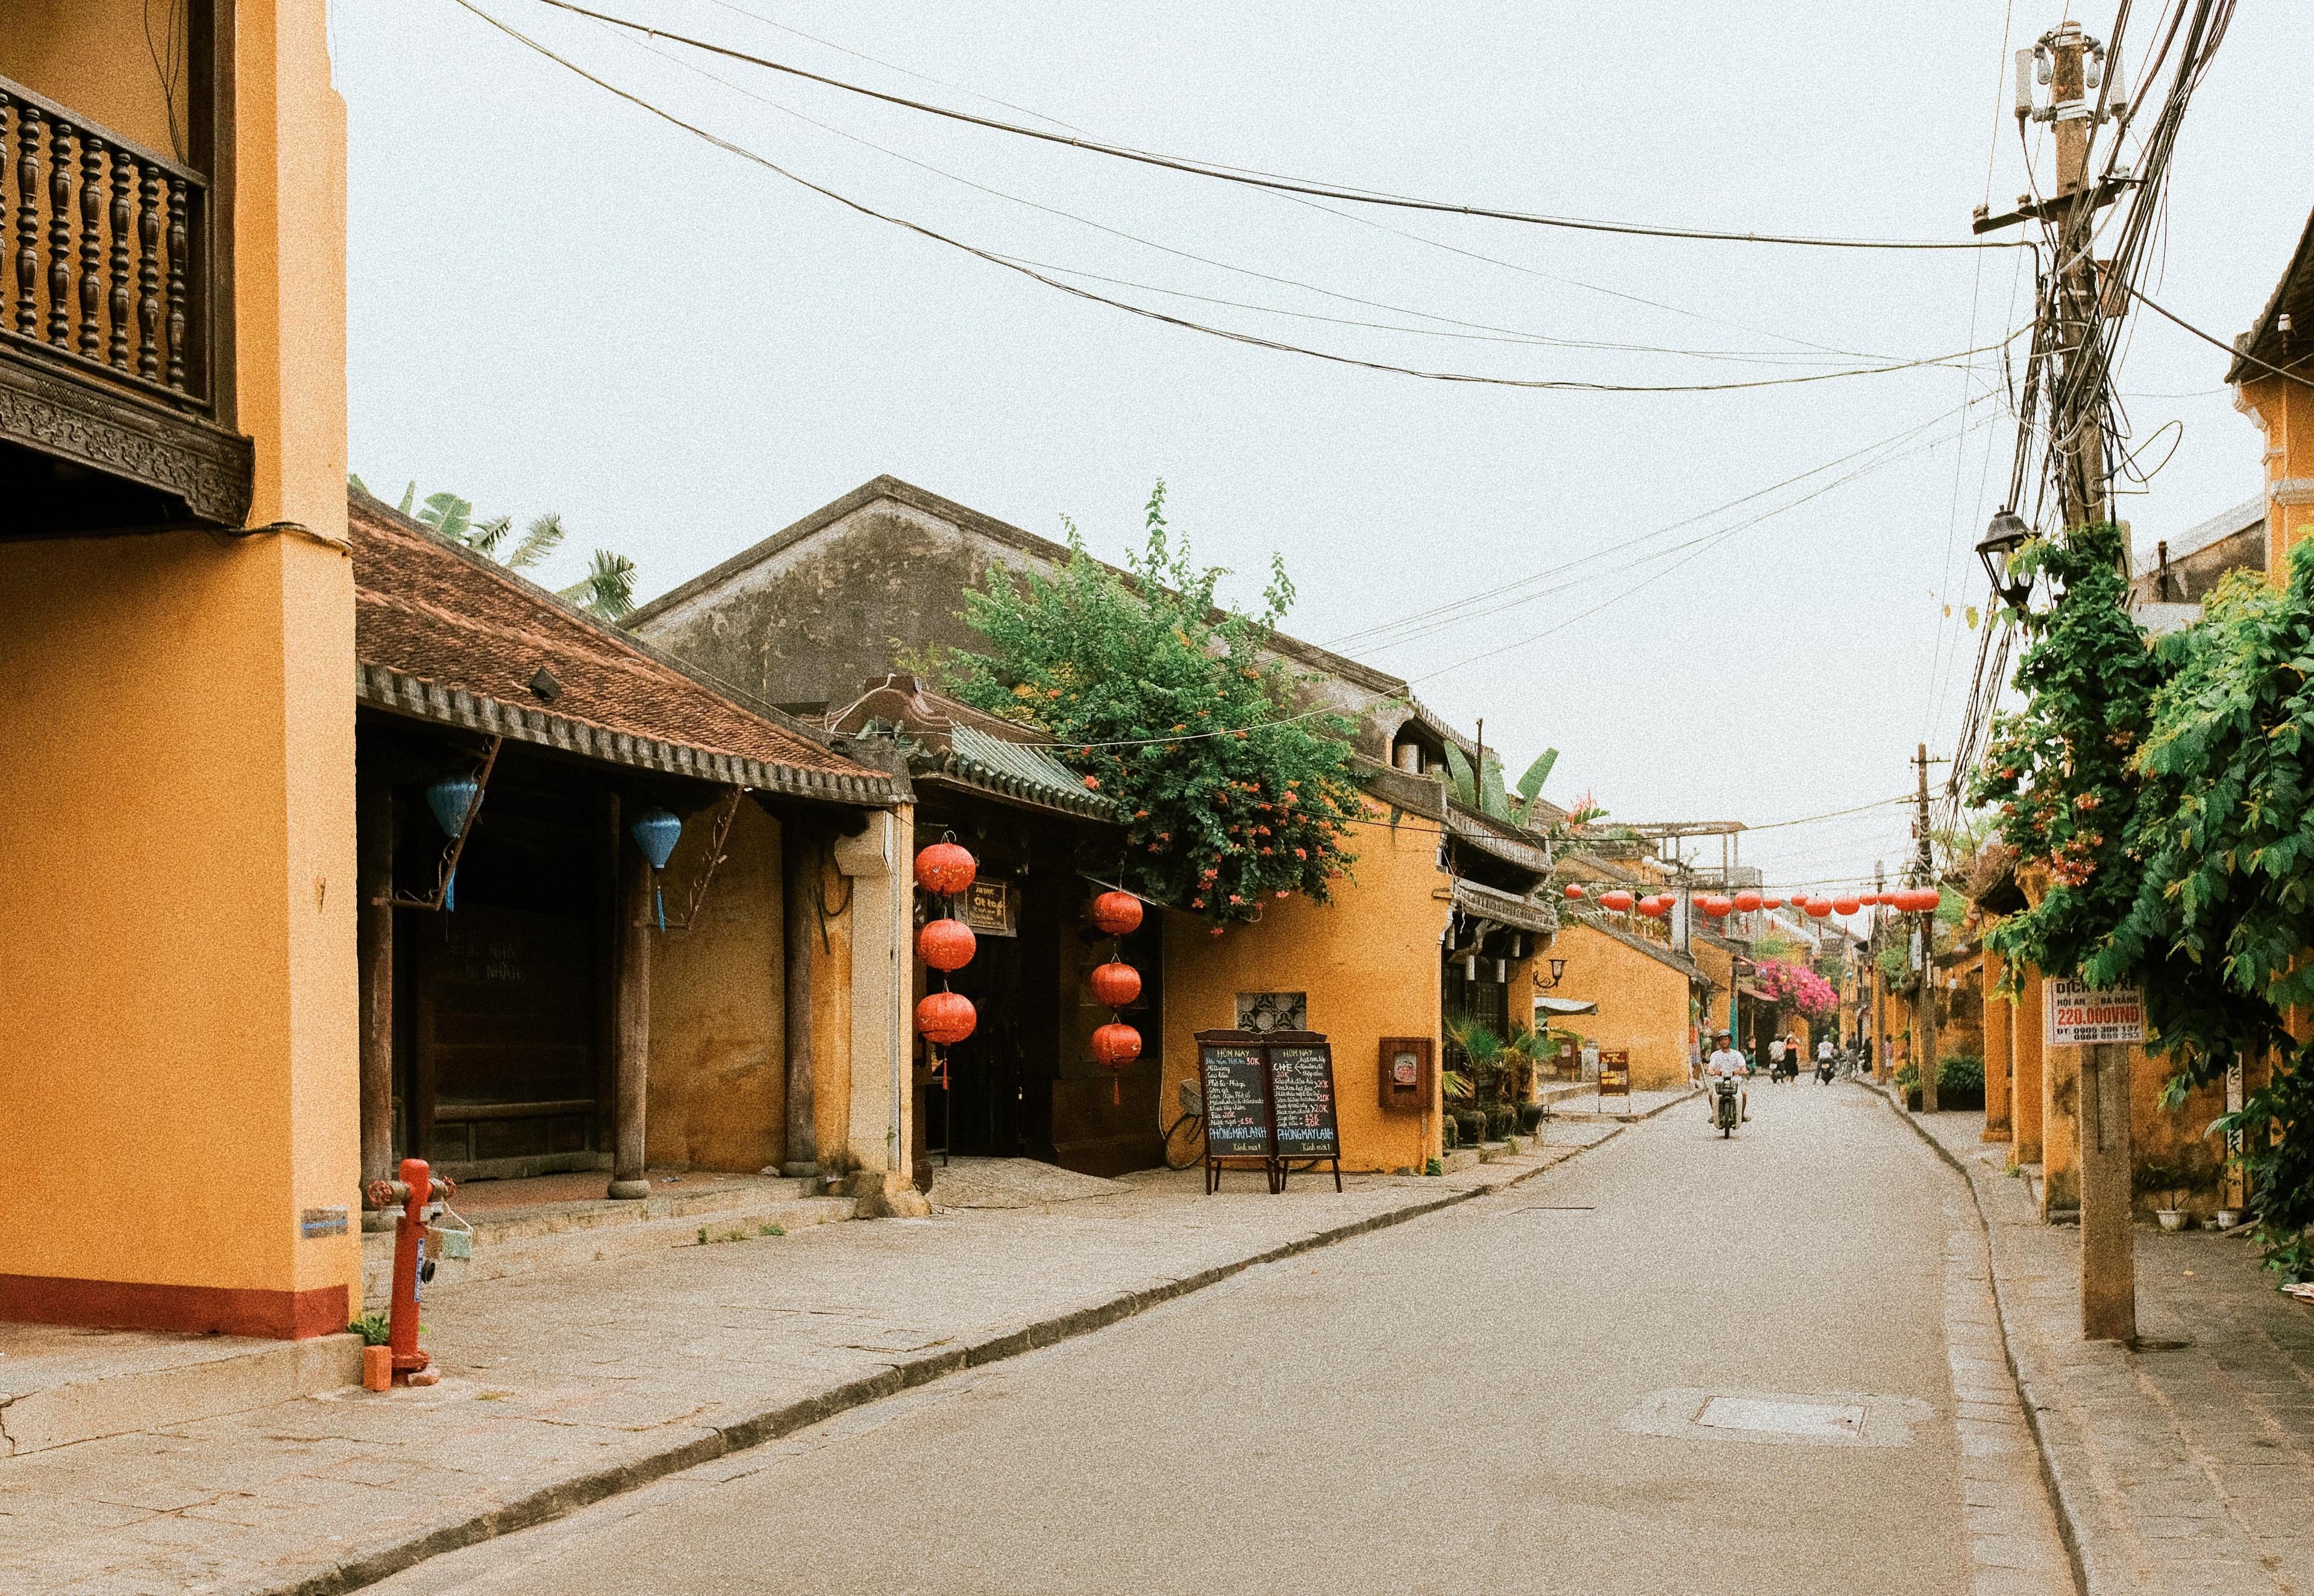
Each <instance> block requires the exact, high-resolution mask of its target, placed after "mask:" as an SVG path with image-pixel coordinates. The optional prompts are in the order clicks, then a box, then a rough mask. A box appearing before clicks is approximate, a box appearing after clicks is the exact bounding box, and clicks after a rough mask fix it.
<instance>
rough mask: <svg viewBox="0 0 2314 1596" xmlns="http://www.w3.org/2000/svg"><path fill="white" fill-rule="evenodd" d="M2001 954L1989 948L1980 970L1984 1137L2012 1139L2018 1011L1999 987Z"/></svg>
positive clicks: (2002, 1140)
mask: <svg viewBox="0 0 2314 1596" xmlns="http://www.w3.org/2000/svg"><path fill="white" fill-rule="evenodd" d="M2002 969H2003V966H2002V963H2001V958H2000V955H1999V954H1997V953H1992V952H1990V951H1988V952H1987V953H1986V954H1985V956H1984V958H1983V963H1982V964H1981V965H1980V966H1979V967H1978V970H1977V977H1976V978H1977V983H1978V990H1979V992H1980V993H1981V995H1982V997H1983V1004H1984V1139H1985V1140H1986V1141H1987V1142H2006V1141H2008V1140H2009V1129H2010V1126H2009V1115H2010V1109H2009V1091H2010V1087H2011V1082H2012V1078H2013V1076H2014V1075H2015V1072H2016V1069H2017V1056H2016V1052H2015V1048H2014V1045H2013V1038H2012V1035H2011V1033H2012V1030H2013V1024H2012V1022H2013V1020H2014V1018H2015V1010H2014V1008H2013V1007H2012V1006H2011V1004H2010V1003H2009V999H2008V998H2007V997H2006V996H2004V995H2003V994H2002V992H2001V990H2000V981H2001V973H2002Z"/></svg>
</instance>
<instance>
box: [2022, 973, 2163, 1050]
mask: <svg viewBox="0 0 2314 1596" xmlns="http://www.w3.org/2000/svg"><path fill="white" fill-rule="evenodd" d="M2042 992H2043V993H2044V994H2045V997H2046V998H2047V1005H2046V1024H2045V1027H2043V1030H2042V1040H2043V1041H2044V1042H2045V1043H2046V1044H2047V1045H2049V1046H2051V1047H2084V1046H2088V1045H2092V1044H2095V1043H2100V1042H2142V1041H2144V1040H2145V994H2144V993H2143V992H2141V991H2139V990H2138V989H2137V988H2136V987H2133V986H2116V987H2114V988H2112V989H2111V990H2109V991H2106V992H2099V991H2098V990H2097V989H2096V988H2094V987H2089V986H2083V985H2082V984H2081V983H2080V982H2078V981H2061V980H2059V979H2057V978H2056V977H2055V976H2051V977H2050V978H2049V979H2048V980H2047V981H2045V982H2044V983H2042Z"/></svg>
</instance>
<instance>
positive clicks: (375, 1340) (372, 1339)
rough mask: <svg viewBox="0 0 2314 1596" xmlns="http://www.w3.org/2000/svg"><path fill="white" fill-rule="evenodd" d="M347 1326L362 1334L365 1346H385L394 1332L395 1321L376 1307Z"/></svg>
mask: <svg viewBox="0 0 2314 1596" xmlns="http://www.w3.org/2000/svg"><path fill="white" fill-rule="evenodd" d="M346 1328H347V1329H349V1330H350V1331H352V1332H353V1333H354V1334H355V1335H357V1336H360V1337H361V1338H362V1345H364V1346H384V1345H385V1344H386V1341H387V1340H388V1338H389V1337H391V1336H392V1335H393V1321H391V1320H390V1319H388V1318H386V1316H385V1315H384V1314H383V1313H380V1312H379V1311H378V1310H377V1309H371V1310H370V1311H369V1312H367V1313H365V1314H363V1315H361V1316H360V1317H359V1318H356V1319H355V1320H354V1321H353V1322H352V1323H350V1324H349V1325H348V1326H347V1327H346Z"/></svg>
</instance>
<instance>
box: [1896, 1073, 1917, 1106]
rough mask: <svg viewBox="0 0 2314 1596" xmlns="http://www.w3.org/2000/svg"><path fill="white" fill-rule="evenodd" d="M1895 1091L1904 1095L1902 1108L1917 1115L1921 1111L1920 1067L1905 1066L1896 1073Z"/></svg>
mask: <svg viewBox="0 0 2314 1596" xmlns="http://www.w3.org/2000/svg"><path fill="white" fill-rule="evenodd" d="M1896 1089H1897V1090H1898V1091H1900V1092H1903V1094H1904V1107H1907V1108H1909V1109H1911V1110H1912V1112H1913V1113H1915V1114H1918V1113H1919V1112H1920V1111H1921V1067H1920V1066H1919V1065H1918V1064H1906V1065H1904V1066H1903V1067H1902V1068H1901V1069H1899V1070H1898V1071H1896Z"/></svg>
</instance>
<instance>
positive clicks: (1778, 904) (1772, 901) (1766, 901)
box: [1760, 898, 1784, 909]
mask: <svg viewBox="0 0 2314 1596" xmlns="http://www.w3.org/2000/svg"><path fill="white" fill-rule="evenodd" d="M1783 906H1784V900H1783V899H1781V898H1762V899H1761V900H1760V907H1762V909H1780V908H1782V907H1783Z"/></svg>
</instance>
